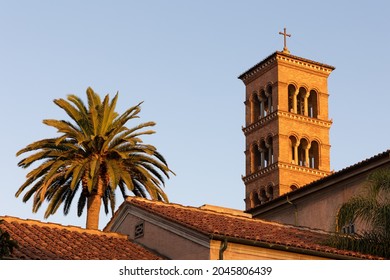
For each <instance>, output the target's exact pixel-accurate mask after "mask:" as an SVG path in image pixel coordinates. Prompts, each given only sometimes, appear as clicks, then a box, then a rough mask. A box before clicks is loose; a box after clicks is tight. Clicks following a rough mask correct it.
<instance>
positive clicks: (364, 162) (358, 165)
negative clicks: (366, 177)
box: [245, 149, 390, 213]
mask: <svg viewBox="0 0 390 280" xmlns="http://www.w3.org/2000/svg"><path fill="white" fill-rule="evenodd" d="M386 156H387V157H389V158H390V149H388V150H386V151H384V152H382V153H379V154H376V155H374V156H372V157H370V158H367V159H364V160H362V161H359V162H357V163H355V164H352V165H350V166H347V167H345V168H343V169H340V170H338V171H336V172H333V173H332V174H330V175H328V176H325V177H323V178H320V179H318V180H315V181H313V182H311V183H309V184H306V185H304V186H302V187H300V188H298V189H296V190H294V191H290V192H288V193H285V194H283V195H281V196H279V197H277V198H275V199H273V200H271V201H268V202H266V203H264V204H262V205H259V206H256V207H254V208H251V209H248V210H246V211H245V212H246V213H253V212H255V211H256V210H257V209H260V208H263V207H264V206H265V205H271V204H272V203H275V202H277V201H281V200H285V199H286V197H289V196H291V195H294V194H298V193H301V192H304V191H305V190H308V189H310V188H312V187H315V186H316V185H319V184H322V183H324V182H326V181H328V180H332V179H334V178H337V177H338V176H342V175H343V174H345V173H348V172H351V171H353V170H355V169H358V168H361V167H364V166H365V165H368V164H370V163H372V162H375V161H376V160H379V159H382V158H385V157H386Z"/></svg>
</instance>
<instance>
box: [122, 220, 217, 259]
mask: <svg viewBox="0 0 390 280" xmlns="http://www.w3.org/2000/svg"><path fill="white" fill-rule="evenodd" d="M141 221H142V219H140V218H138V217H136V216H134V215H131V214H127V215H126V217H125V219H123V220H122V222H121V223H120V225H119V227H118V228H117V230H115V231H116V232H120V233H123V234H127V235H128V236H129V238H130V239H134V229H135V226H136V225H137V224H138V223H139V222H141ZM187 237H188V238H185V237H183V236H180V235H179V234H178V233H175V232H174V231H171V230H167V229H164V228H162V227H161V226H158V225H156V224H154V223H151V222H148V221H144V236H142V237H140V238H137V239H135V240H134V241H135V242H137V243H140V244H142V245H143V246H145V247H146V248H148V249H151V250H153V251H155V252H157V253H159V254H161V255H163V256H165V257H167V258H168V259H176V260H205V259H206V260H207V259H209V248H208V247H206V246H204V245H201V244H197V243H195V242H193V241H191V240H190V238H191V236H190V234H188V235H187ZM206 243H207V241H206Z"/></svg>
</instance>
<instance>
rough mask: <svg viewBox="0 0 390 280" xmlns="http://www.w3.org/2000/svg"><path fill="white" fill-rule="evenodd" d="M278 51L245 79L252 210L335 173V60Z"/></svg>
mask: <svg viewBox="0 0 390 280" xmlns="http://www.w3.org/2000/svg"><path fill="white" fill-rule="evenodd" d="M280 34H282V35H284V48H283V51H281V52H280V51H276V52H275V53H273V54H271V55H270V56H268V57H267V58H265V59H264V60H262V61H260V62H259V63H257V64H256V65H255V66H253V67H252V68H250V69H249V70H247V71H246V72H244V73H243V74H241V75H240V76H239V77H238V78H239V79H240V80H242V81H243V83H244V84H245V102H244V104H245V127H243V129H242V130H243V132H244V135H245V142H246V143H245V159H246V160H245V161H246V163H245V166H246V171H245V172H246V173H245V176H243V178H242V179H243V181H244V184H245V204H246V210H249V209H251V208H254V207H256V206H258V205H261V204H263V203H265V202H267V201H269V200H272V199H274V198H276V197H278V196H280V195H282V194H284V193H287V192H290V191H293V190H295V189H297V188H300V187H302V186H304V185H306V184H308V183H310V182H312V181H315V180H318V179H320V178H322V177H324V176H327V175H329V174H330V173H331V172H330V143H329V130H330V127H331V125H332V121H331V120H330V119H329V117H328V97H329V94H328V76H329V75H330V73H331V72H332V71H333V70H334V69H335V68H334V67H333V66H330V65H326V64H323V63H319V62H315V61H312V60H309V59H306V58H302V57H298V56H294V55H291V54H290V52H289V50H288V49H287V46H286V37H289V36H291V35H290V34H287V33H286V29H284V32H283V33H282V32H280Z"/></svg>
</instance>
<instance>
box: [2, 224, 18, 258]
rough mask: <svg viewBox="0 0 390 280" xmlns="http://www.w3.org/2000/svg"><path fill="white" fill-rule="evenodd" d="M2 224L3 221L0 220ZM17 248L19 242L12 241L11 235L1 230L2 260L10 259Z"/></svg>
mask: <svg viewBox="0 0 390 280" xmlns="http://www.w3.org/2000/svg"><path fill="white" fill-rule="evenodd" d="M2 222H3V220H0V223H2ZM17 247H18V244H17V242H16V241H15V240H12V239H11V236H10V234H9V233H8V232H7V231H3V230H2V229H1V228H0V259H2V258H4V257H9V256H10V255H11V253H12V251H13V249H14V248H17Z"/></svg>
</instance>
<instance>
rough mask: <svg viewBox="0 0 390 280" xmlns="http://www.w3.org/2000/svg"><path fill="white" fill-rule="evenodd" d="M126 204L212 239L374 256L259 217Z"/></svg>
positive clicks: (138, 200)
mask: <svg viewBox="0 0 390 280" xmlns="http://www.w3.org/2000/svg"><path fill="white" fill-rule="evenodd" d="M126 201H127V203H130V205H133V206H136V207H139V208H141V209H143V210H145V211H148V212H150V213H153V214H155V215H158V216H160V217H162V218H164V219H167V220H170V221H172V222H175V223H178V224H181V225H183V226H185V227H187V228H191V229H193V230H195V231H198V232H201V233H203V234H205V235H208V236H210V238H213V235H218V236H227V237H232V238H236V239H237V242H239V241H240V240H241V241H244V242H245V241H248V242H249V243H252V244H255V243H256V242H261V243H263V244H265V243H266V244H268V245H269V246H270V247H271V246H272V244H277V245H282V247H284V249H285V250H288V248H295V249H304V250H309V251H311V252H322V253H328V254H333V255H339V256H344V257H346V256H354V257H357V258H362V259H375V258H377V257H374V256H368V255H363V254H360V253H356V252H351V251H345V250H338V249H335V248H332V247H329V246H326V245H323V244H324V242H325V241H326V240H327V239H328V237H329V233H327V232H324V231H320V230H313V229H309V228H304V227H296V226H291V225H285V224H280V223H276V222H269V221H264V220H260V219H253V218H249V217H244V216H239V215H233V214H226V213H220V212H216V211H211V210H207V209H200V208H196V207H190V206H182V205H179V204H171V203H163V202H156V201H150V200H146V199H142V198H135V197H128V198H127V200H126Z"/></svg>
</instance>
